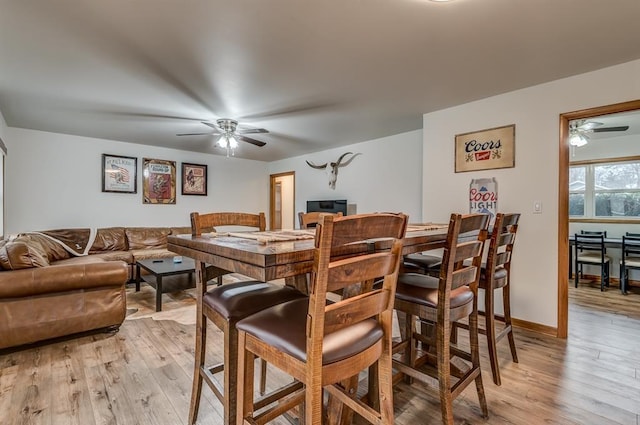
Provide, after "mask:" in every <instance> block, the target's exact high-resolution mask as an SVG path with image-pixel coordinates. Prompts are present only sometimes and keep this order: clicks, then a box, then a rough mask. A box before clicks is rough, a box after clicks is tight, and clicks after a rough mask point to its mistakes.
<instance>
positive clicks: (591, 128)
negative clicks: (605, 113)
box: [569, 120, 629, 147]
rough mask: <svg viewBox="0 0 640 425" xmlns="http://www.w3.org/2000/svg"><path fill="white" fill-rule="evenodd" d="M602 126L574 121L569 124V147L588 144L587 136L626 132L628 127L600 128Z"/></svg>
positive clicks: (584, 121) (585, 121)
mask: <svg viewBox="0 0 640 425" xmlns="http://www.w3.org/2000/svg"><path fill="white" fill-rule="evenodd" d="M601 125H603V124H602V123H601V122H597V121H587V120H575V121H571V122H569V145H571V146H575V147H581V146H584V145H586V144H587V143H589V136H588V135H589V134H592V133H607V132H611V131H627V130H628V129H629V126H628V125H623V126H615V127H600V126H601Z"/></svg>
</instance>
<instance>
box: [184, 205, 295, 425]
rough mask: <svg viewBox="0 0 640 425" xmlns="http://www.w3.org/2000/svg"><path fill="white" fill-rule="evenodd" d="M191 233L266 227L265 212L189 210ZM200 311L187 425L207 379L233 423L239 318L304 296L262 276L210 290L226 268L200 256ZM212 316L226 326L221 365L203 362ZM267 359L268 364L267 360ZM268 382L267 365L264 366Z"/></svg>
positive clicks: (193, 420) (226, 420)
mask: <svg viewBox="0 0 640 425" xmlns="http://www.w3.org/2000/svg"><path fill="white" fill-rule="evenodd" d="M191 223H192V232H193V234H194V235H195V236H199V235H201V229H202V228H205V227H210V226H214V227H215V226H228V225H238V226H249V227H252V226H254V227H257V228H262V229H264V223H265V218H264V213H260V214H245V213H211V214H203V215H201V214H198V213H192V214H191ZM195 268H196V286H197V297H198V299H197V305H196V307H197V313H196V314H197V315H196V348H195V364H194V373H193V389H192V392H191V406H190V408H189V424H191V425H194V424H195V423H196V421H197V419H198V410H199V407H200V395H201V393H202V381H203V380H204V381H205V382H206V383H207V385H209V387H210V388H211V390H212V391H213V393H214V394H215V395H216V397H218V399H219V400H220V401H221V402H222V404H223V407H224V424H225V425H230V424H233V423H234V421H235V417H236V408H237V399H236V396H237V380H236V375H237V369H238V331H237V330H236V323H237V322H238V320H240V319H243V318H245V317H247V316H249V315H251V314H254V313H256V312H258V311H260V310H262V309H265V308H268V307H272V306H273V305H275V304H278V303H281V302H287V301H291V300H294V299H298V298H305V295H304V294H302V293H300V292H299V291H296V290H295V289H293V288H290V287H287V286H283V285H278V284H274V283H266V282H259V281H245V282H234V283H228V284H225V285H221V286H217V287H215V288H213V289H211V290H209V291H207V285H206V282H207V281H208V280H210V279H212V278H214V277H219V276H221V274H226V273H228V272H226V271H225V270H221V269H218V268H215V267H207V266H206V264H205V263H202V262H200V261H198V260H197V259H196V264H195ZM208 320H210V321H211V322H213V324H214V325H216V326H217V327H218V329H220V330H221V331H222V334H223V338H224V361H223V363H221V364H217V365H213V366H207V365H205V353H206V346H207V321H208ZM263 364H264V363H263ZM220 372H223V374H224V378H223V379H224V383H223V385H222V386H220V383H219V382H218V380H217V379H216V378H215V377H214V374H216V373H220ZM262 378H263V381H262V382H264V368H263V377H262Z"/></svg>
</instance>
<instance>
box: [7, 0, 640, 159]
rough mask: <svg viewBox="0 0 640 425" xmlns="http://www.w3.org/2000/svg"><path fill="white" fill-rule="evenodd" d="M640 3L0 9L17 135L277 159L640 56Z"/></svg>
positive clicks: (12, 0)
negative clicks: (218, 134) (226, 143)
mask: <svg viewBox="0 0 640 425" xmlns="http://www.w3.org/2000/svg"><path fill="white" fill-rule="evenodd" d="M639 18H640V0H609V1H602V0H535V1H524V0H520V1H514V0H454V1H452V2H450V3H435V2H431V1H427V0H340V1H337V0H316V1H310V0H269V1H266V0H235V1H229V0H226V1H222V0H107V1H90V0H0V111H2V113H3V115H4V117H5V120H6V122H7V124H8V125H9V126H13V127H22V128H28V129H36V130H43V131H51V132H58V133H66V134H76V135H83V136H90V137H98V138H106V139H113V140H121V141H125V142H133V143H141V144H149V145H156V146H165V147H172V148H177V149H184V150H191V151H196V152H207V153H215V154H220V155H224V154H225V152H224V151H223V150H221V149H219V148H215V147H213V138H212V137H211V136H189V137H177V136H176V134H177V133H191V132H200V131H202V132H206V131H207V130H208V127H206V126H205V125H203V124H201V123H200V121H201V120H215V119H217V118H221V117H228V118H235V119H238V120H240V122H241V124H243V123H244V124H246V125H247V126H249V127H264V128H266V129H268V130H269V131H270V133H269V134H265V135H262V134H258V135H254V136H252V137H254V138H256V139H259V140H263V141H265V142H267V146H265V147H262V148H259V147H255V146H253V145H250V144H246V143H241V146H240V148H239V149H238V150H237V151H236V156H237V157H242V158H249V159H258V160H265V161H272V160H276V159H280V158H286V157H292V156H296V155H301V154H305V153H310V152H315V151H320V150H323V149H328V148H331V147H337V146H340V145H347V144H351V143H356V142H360V141H365V140H371V139H375V138H379V137H384V136H389V135H393V134H398V133H402V132H405V131H411V130H416V129H419V128H421V127H422V115H423V114H424V113H426V112H431V111H435V110H439V109H442V108H446V107H450V106H454V105H458V104H461V103H465V102H469V101H472V100H476V99H481V98H484V97H487V96H491V95H495V94H499V93H505V92H508V91H512V90H515V89H518V88H523V87H528V86H531V85H535V84H539V83H542V82H546V81H551V80H555V79H558V78H562V77H566V76H570V75H575V74H578V73H582V72H587V71H591V70H595V69H600V68H603V67H606V66H610V65H614V64H619V63H623V62H627V61H630V60H634V59H638V58H640V30H639V28H640V26H639V24H638V22H639Z"/></svg>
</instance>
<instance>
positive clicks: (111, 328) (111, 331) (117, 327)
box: [104, 325, 120, 335]
mask: <svg viewBox="0 0 640 425" xmlns="http://www.w3.org/2000/svg"><path fill="white" fill-rule="evenodd" d="M119 330H120V325H111V326H107V327H106V328H104V332H105V333H108V334H112V335H115V334H117V333H118V331H119Z"/></svg>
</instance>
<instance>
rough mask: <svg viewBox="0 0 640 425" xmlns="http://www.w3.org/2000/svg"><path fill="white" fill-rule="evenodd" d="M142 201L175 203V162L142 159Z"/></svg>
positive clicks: (144, 202) (148, 202)
mask: <svg viewBox="0 0 640 425" xmlns="http://www.w3.org/2000/svg"><path fill="white" fill-rule="evenodd" d="M142 203H143V204H175V203H176V162H175V161H164V160H161V159H149V158H143V159H142Z"/></svg>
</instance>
